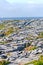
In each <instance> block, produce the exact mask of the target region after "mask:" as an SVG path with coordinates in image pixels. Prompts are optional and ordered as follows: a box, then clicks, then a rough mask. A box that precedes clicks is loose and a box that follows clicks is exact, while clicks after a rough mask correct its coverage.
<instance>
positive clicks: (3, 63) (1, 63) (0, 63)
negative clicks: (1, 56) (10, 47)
mask: <svg viewBox="0 0 43 65" xmlns="http://www.w3.org/2000/svg"><path fill="white" fill-rule="evenodd" d="M9 63H10V62H8V61H4V60H2V61H0V65H8V64H9Z"/></svg>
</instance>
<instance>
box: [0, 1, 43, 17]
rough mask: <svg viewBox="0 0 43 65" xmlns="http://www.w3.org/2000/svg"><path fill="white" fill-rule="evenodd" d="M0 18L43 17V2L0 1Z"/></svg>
mask: <svg viewBox="0 0 43 65" xmlns="http://www.w3.org/2000/svg"><path fill="white" fill-rule="evenodd" d="M0 17H43V0H0Z"/></svg>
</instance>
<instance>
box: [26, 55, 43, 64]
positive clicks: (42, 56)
mask: <svg viewBox="0 0 43 65" xmlns="http://www.w3.org/2000/svg"><path fill="white" fill-rule="evenodd" d="M29 64H33V65H43V55H41V56H40V58H39V60H34V61H32V62H30V63H27V64H25V65H29Z"/></svg>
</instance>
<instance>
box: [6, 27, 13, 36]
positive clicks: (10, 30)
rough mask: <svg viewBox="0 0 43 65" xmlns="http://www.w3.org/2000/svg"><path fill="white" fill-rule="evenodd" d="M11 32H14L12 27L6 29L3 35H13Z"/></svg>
mask: <svg viewBox="0 0 43 65" xmlns="http://www.w3.org/2000/svg"><path fill="white" fill-rule="evenodd" d="M13 31H14V29H13V27H10V28H8V30H7V31H5V35H6V36H7V35H9V34H11V33H13Z"/></svg>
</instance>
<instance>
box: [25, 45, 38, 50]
mask: <svg viewBox="0 0 43 65" xmlns="http://www.w3.org/2000/svg"><path fill="white" fill-rule="evenodd" d="M36 48H37V47H36V46H29V47H27V48H25V49H26V50H28V51H32V50H34V49H36Z"/></svg>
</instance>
